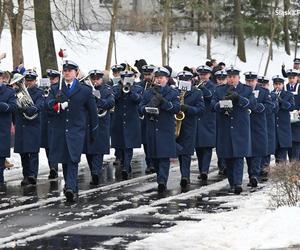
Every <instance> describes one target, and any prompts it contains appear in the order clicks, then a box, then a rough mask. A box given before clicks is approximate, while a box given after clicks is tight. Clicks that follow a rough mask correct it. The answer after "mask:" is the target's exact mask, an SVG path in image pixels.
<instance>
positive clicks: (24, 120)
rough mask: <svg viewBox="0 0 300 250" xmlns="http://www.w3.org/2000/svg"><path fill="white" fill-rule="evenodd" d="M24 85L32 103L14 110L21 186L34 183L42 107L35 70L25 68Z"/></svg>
mask: <svg viewBox="0 0 300 250" xmlns="http://www.w3.org/2000/svg"><path fill="white" fill-rule="evenodd" d="M24 76H25V87H26V88H27V91H28V93H29V95H30V97H31V99H32V101H33V105H30V106H28V107H21V108H19V109H18V112H16V134H15V147H14V152H15V153H19V154H20V156H21V162H22V167H23V177H24V179H23V180H22V182H21V185H22V186H26V185H36V179H37V175H38V167H39V150H40V145H41V119H40V112H41V111H42V110H43V108H44V100H43V91H42V90H41V89H39V88H38V87H37V85H36V79H37V76H38V75H37V74H36V72H35V71H32V70H26V71H25V73H24Z"/></svg>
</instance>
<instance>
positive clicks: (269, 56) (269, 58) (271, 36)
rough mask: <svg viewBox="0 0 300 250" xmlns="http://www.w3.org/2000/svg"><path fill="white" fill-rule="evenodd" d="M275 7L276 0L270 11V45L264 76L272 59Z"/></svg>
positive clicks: (275, 26)
mask: <svg viewBox="0 0 300 250" xmlns="http://www.w3.org/2000/svg"><path fill="white" fill-rule="evenodd" d="M272 4H273V2H272ZM277 6H278V0H275V6H274V9H273V11H272V18H271V35H270V44H269V54H268V59H267V63H266V67H265V72H264V75H266V74H267V72H268V67H269V63H270V60H272V58H273V40H274V37H275V31H276V28H277V17H276V15H275V10H276V9H277Z"/></svg>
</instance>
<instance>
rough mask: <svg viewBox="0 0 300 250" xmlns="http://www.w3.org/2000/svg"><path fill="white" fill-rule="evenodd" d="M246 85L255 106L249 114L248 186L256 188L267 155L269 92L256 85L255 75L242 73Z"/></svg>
mask: <svg viewBox="0 0 300 250" xmlns="http://www.w3.org/2000/svg"><path fill="white" fill-rule="evenodd" d="M244 75H245V80H246V84H247V85H249V86H250V87H251V88H252V90H253V94H254V97H255V99H256V105H255V106H254V107H252V109H251V114H250V129H251V145H252V147H251V149H252V150H251V156H250V157H247V158H246V160H247V165H248V175H249V186H251V187H257V184H258V180H259V177H260V173H261V161H262V157H263V156H265V155H267V146H268V134H267V118H266V105H268V104H271V105H272V103H271V98H269V91H268V90H267V89H265V88H262V87H260V86H259V85H258V84H257V74H256V73H254V72H251V71H249V72H246V73H244Z"/></svg>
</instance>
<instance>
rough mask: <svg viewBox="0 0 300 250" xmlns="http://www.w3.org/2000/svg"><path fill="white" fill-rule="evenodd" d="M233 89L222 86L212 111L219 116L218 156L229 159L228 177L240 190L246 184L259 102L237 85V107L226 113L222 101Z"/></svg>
mask: <svg viewBox="0 0 300 250" xmlns="http://www.w3.org/2000/svg"><path fill="white" fill-rule="evenodd" d="M230 88H232V86H229V85H228V84H226V85H221V86H218V87H217V88H216V91H215V95H214V97H213V99H212V107H213V108H214V110H215V111H216V112H217V115H218V128H217V135H218V137H217V154H218V156H219V157H221V158H225V159H226V167H227V177H228V181H229V184H230V186H231V187H235V186H241V185H242V180H243V166H244V161H243V158H244V157H248V156H251V134H250V114H249V113H250V112H249V109H252V108H253V107H254V106H255V103H256V100H255V98H254V95H253V93H252V88H251V87H249V86H247V85H244V84H242V83H238V85H237V86H236V88H234V89H233V91H234V92H236V93H237V94H238V100H237V103H234V104H233V108H232V110H230V111H229V112H227V111H226V110H224V109H221V108H220V103H219V101H220V100H224V98H225V95H226V94H227V93H228V90H229V89H230Z"/></svg>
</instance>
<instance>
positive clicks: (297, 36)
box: [295, 15, 300, 58]
mask: <svg viewBox="0 0 300 250" xmlns="http://www.w3.org/2000/svg"><path fill="white" fill-rule="evenodd" d="M299 28H300V15H298V23H297V34H296V42H295V58H296V57H297V51H298V40H299Z"/></svg>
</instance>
